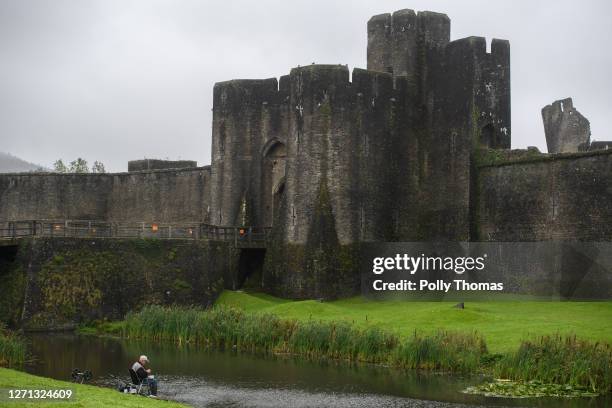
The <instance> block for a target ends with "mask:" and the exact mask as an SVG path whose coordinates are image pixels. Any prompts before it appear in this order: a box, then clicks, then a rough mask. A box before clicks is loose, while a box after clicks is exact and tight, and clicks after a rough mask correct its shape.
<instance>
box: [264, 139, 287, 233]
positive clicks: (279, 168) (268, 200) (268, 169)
mask: <svg viewBox="0 0 612 408" xmlns="http://www.w3.org/2000/svg"><path fill="white" fill-rule="evenodd" d="M286 159H287V149H286V147H285V145H284V144H283V143H281V142H280V141H278V140H274V141H271V142H270V143H269V144H268V146H267V148H266V149H264V152H263V161H262V163H263V171H262V203H263V222H264V225H266V226H271V225H272V221H273V219H274V214H275V211H276V210H277V209H278V205H279V203H280V196H281V195H282V194H283V192H284V190H285V166H286V163H285V162H286Z"/></svg>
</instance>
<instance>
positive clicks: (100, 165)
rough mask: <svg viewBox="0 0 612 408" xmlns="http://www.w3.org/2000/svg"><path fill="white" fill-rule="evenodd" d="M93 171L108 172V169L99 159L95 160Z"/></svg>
mask: <svg viewBox="0 0 612 408" xmlns="http://www.w3.org/2000/svg"><path fill="white" fill-rule="evenodd" d="M91 172H92V173H106V169H105V168H104V164H103V163H102V162H99V161H97V160H96V161H95V162H94V164H93V166H91Z"/></svg>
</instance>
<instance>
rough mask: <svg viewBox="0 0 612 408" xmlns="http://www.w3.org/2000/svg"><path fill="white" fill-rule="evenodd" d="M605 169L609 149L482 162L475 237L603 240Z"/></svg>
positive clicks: (610, 214)
mask: <svg viewBox="0 0 612 408" xmlns="http://www.w3.org/2000/svg"><path fill="white" fill-rule="evenodd" d="M610 174H612V152H609V151H601V152H592V153H581V154H571V155H557V156H552V157H546V156H545V157H543V158H540V159H537V158H536V159H527V160H524V161H519V162H515V163H506V164H504V163H500V164H497V165H491V166H487V167H483V168H481V169H480V177H479V192H478V211H477V222H478V228H479V233H478V239H479V240H484V241H544V240H570V241H572V240H580V241H609V240H610V239H611V237H612V178H611V177H610Z"/></svg>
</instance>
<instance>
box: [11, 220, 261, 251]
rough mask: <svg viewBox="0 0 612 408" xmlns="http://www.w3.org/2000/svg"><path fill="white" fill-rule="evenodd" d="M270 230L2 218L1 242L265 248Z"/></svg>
mask: <svg viewBox="0 0 612 408" xmlns="http://www.w3.org/2000/svg"><path fill="white" fill-rule="evenodd" d="M270 230H271V228H269V227H253V226H217V225H210V224H203V223H197V222H194V223H147V222H108V221H88V220H27V221H0V245H14V244H15V242H16V241H17V240H19V239H24V238H83V239H91V238H109V239H112V238H119V239H130V238H132V239H136V238H149V239H182V240H184V239H191V240H211V241H212V240H214V241H226V242H231V243H232V244H233V245H234V246H235V247H237V248H265V247H266V242H267V241H268V238H269V235H270Z"/></svg>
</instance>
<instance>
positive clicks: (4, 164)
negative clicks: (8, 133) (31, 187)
mask: <svg viewBox="0 0 612 408" xmlns="http://www.w3.org/2000/svg"><path fill="white" fill-rule="evenodd" d="M41 168H43V167H42V166H40V165H38V164H34V163H30V162H27V161H25V160H22V159H20V158H19V157H15V156H13V155H11V154H9V153H4V152H0V173H18V172H24V171H35V170H38V169H41ZM43 170H47V169H44V168H43Z"/></svg>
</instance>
